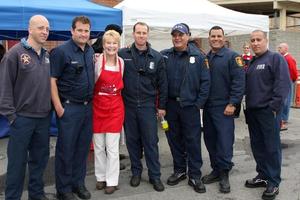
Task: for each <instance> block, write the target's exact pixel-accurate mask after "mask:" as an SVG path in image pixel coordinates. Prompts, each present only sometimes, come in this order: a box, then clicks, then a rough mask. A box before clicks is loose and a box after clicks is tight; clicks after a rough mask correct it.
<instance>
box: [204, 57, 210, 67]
mask: <svg viewBox="0 0 300 200" xmlns="http://www.w3.org/2000/svg"><path fill="white" fill-rule="evenodd" d="M204 64H205V66H206V68H207V69H209V63H208V59H207V58H205V59H204Z"/></svg>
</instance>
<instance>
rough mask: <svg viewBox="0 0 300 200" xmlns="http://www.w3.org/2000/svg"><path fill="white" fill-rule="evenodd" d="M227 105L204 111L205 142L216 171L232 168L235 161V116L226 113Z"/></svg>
mask: <svg viewBox="0 0 300 200" xmlns="http://www.w3.org/2000/svg"><path fill="white" fill-rule="evenodd" d="M224 110H225V106H217V107H208V108H204V111H203V126H204V127H203V128H204V142H205V145H206V148H207V151H208V153H209V158H210V164H211V167H212V168H213V170H214V171H216V172H220V171H221V170H231V168H232V166H233V163H232V157H233V143H234V116H226V115H224Z"/></svg>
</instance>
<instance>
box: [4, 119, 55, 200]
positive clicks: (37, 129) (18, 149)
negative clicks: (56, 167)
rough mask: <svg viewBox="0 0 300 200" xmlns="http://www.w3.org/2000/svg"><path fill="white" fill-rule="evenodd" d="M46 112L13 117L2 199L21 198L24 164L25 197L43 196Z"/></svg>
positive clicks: (45, 159) (46, 128) (45, 164)
mask: <svg viewBox="0 0 300 200" xmlns="http://www.w3.org/2000/svg"><path fill="white" fill-rule="evenodd" d="M49 128H50V115H49V116H47V117H45V118H31V117H23V116H17V118H16V119H15V121H14V122H13V124H12V125H11V127H10V137H9V141H8V146H7V158H8V164H7V174H6V188H5V199H6V200H12V199H14V200H15V199H18V200H19V199H21V196H22V191H23V185H24V178H25V172H26V166H27V163H28V171H29V184H28V196H29V197H31V198H36V199H39V198H41V196H43V195H44V183H43V172H44V170H45V168H46V166H47V162H48V158H49Z"/></svg>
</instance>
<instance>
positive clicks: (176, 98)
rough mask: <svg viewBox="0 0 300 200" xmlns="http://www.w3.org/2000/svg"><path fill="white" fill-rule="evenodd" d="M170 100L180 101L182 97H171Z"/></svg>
mask: <svg viewBox="0 0 300 200" xmlns="http://www.w3.org/2000/svg"><path fill="white" fill-rule="evenodd" d="M169 99H172V100H174V101H178V102H179V101H180V97H169Z"/></svg>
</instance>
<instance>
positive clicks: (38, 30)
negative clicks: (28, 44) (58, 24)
mask: <svg viewBox="0 0 300 200" xmlns="http://www.w3.org/2000/svg"><path fill="white" fill-rule="evenodd" d="M28 32H29V38H31V39H32V41H33V42H34V43H36V44H38V45H43V44H44V43H45V42H46V40H47V39H48V36H49V22H48V20H47V19H46V18H45V17H44V16H41V15H36V16H33V17H32V18H31V19H30V22H29V29H28Z"/></svg>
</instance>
